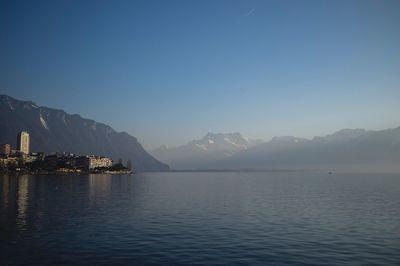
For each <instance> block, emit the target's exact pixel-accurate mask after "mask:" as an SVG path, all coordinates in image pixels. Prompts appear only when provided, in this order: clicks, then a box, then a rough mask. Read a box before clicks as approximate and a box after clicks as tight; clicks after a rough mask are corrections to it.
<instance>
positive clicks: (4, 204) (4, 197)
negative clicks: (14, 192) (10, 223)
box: [2, 175, 10, 209]
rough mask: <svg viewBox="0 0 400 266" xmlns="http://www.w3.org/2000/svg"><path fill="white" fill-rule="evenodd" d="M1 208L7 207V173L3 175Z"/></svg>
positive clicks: (8, 186) (8, 184)
mask: <svg viewBox="0 0 400 266" xmlns="http://www.w3.org/2000/svg"><path fill="white" fill-rule="evenodd" d="M2 192H3V193H2V194H3V208H4V209H7V207H8V197H9V193H10V177H9V176H8V175H4V176H3V189H2Z"/></svg>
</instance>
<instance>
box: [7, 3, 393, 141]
mask: <svg viewBox="0 0 400 266" xmlns="http://www.w3.org/2000/svg"><path fill="white" fill-rule="evenodd" d="M0 93H2V94H8V95H10V96H13V97H16V98H20V99H27V100H33V101H35V102H37V103H38V104H40V105H46V106H49V107H54V108H59V109H64V110H66V111H67V112H70V113H79V114H81V115H82V116H84V117H87V118H92V119H95V120H97V121H100V122H104V123H107V124H109V125H111V126H112V127H114V128H115V129H116V130H119V131H127V132H128V133H131V134H132V135H134V136H136V137H138V139H139V140H140V141H141V142H142V143H143V144H144V146H145V147H147V148H154V147H156V146H158V145H161V144H167V145H170V146H173V145H176V144H181V143H184V142H186V141H188V140H190V139H193V138H198V137H201V136H202V135H204V134H206V133H207V132H209V131H211V132H241V133H243V134H244V135H246V136H248V137H252V138H263V139H266V140H268V139H269V138H271V137H272V136H274V135H295V136H303V137H311V136H314V135H323V134H327V133H330V132H332V131H335V130H338V129H341V128H356V127H362V128H367V129H383V128H388V127H396V126H400V1H378V0H376V1H364V0H362V1H322V0H319V1H294V0H293V1H285V0H283V1H204V0H201V1H133V0H132V1H111V0H110V1H98V0H96V1H86V0H85V1H70V0H68V1H48V2H43V1H1V2H0Z"/></svg>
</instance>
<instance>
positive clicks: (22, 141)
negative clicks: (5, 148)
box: [17, 131, 29, 154]
mask: <svg viewBox="0 0 400 266" xmlns="http://www.w3.org/2000/svg"><path fill="white" fill-rule="evenodd" d="M17 146H18V150H19V151H20V152H22V153H24V154H29V133H28V132H26V131H21V132H20V133H19V134H18V145H17Z"/></svg>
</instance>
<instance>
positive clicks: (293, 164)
mask: <svg viewBox="0 0 400 266" xmlns="http://www.w3.org/2000/svg"><path fill="white" fill-rule="evenodd" d="M151 153H152V154H153V155H154V156H155V157H156V158H158V159H160V160H162V161H165V162H167V163H169V164H170V166H171V168H172V169H177V170H182V169H197V170H211V169H214V170H300V169H301V170H315V169H321V170H327V171H335V170H339V171H376V172H379V171H397V172H398V171H400V127H398V128H393V129H387V130H381V131H367V130H365V129H343V130H340V131H338V132H336V133H333V134H331V135H327V136H323V137H314V138H313V139H305V138H296V137H293V136H283V137H274V138H272V139H271V140H270V141H268V142H260V141H249V140H247V139H246V138H243V137H242V136H241V135H240V134H238V133H235V134H212V133H209V134H207V136H205V137H204V138H202V139H200V140H194V141H191V142H189V143H187V144H186V145H182V146H179V147H175V148H166V147H161V148H158V149H156V150H153V151H151Z"/></svg>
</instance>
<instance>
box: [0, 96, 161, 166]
mask: <svg viewBox="0 0 400 266" xmlns="http://www.w3.org/2000/svg"><path fill="white" fill-rule="evenodd" d="M21 130H27V131H28V132H29V134H30V137H31V151H44V152H46V153H51V152H56V151H68V152H73V153H77V154H96V155H104V156H110V157H111V158H113V159H114V160H117V159H119V158H122V159H123V160H128V159H131V160H132V162H133V164H134V167H135V169H136V170H137V171H158V170H167V169H168V166H167V165H165V164H163V163H161V162H159V161H158V160H156V159H155V158H153V157H152V156H151V155H150V154H148V153H147V152H146V151H145V150H144V149H143V147H142V145H141V144H140V143H139V142H138V141H137V139H136V138H135V137H132V136H130V135H129V134H127V133H125V132H116V131H115V130H114V129H112V128H111V127H110V126H107V125H105V124H102V123H97V122H96V121H93V120H90V119H85V118H82V117H80V116H79V115H76V114H74V115H71V114H67V113H66V112H64V111H63V110H56V109H51V108H47V107H39V106H37V105H36V104H35V103H33V102H29V101H19V100H16V99H13V98H11V97H9V96H6V95H0V143H10V144H11V145H12V146H13V147H14V148H15V147H16V136H17V134H18V132H19V131H21Z"/></svg>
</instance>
